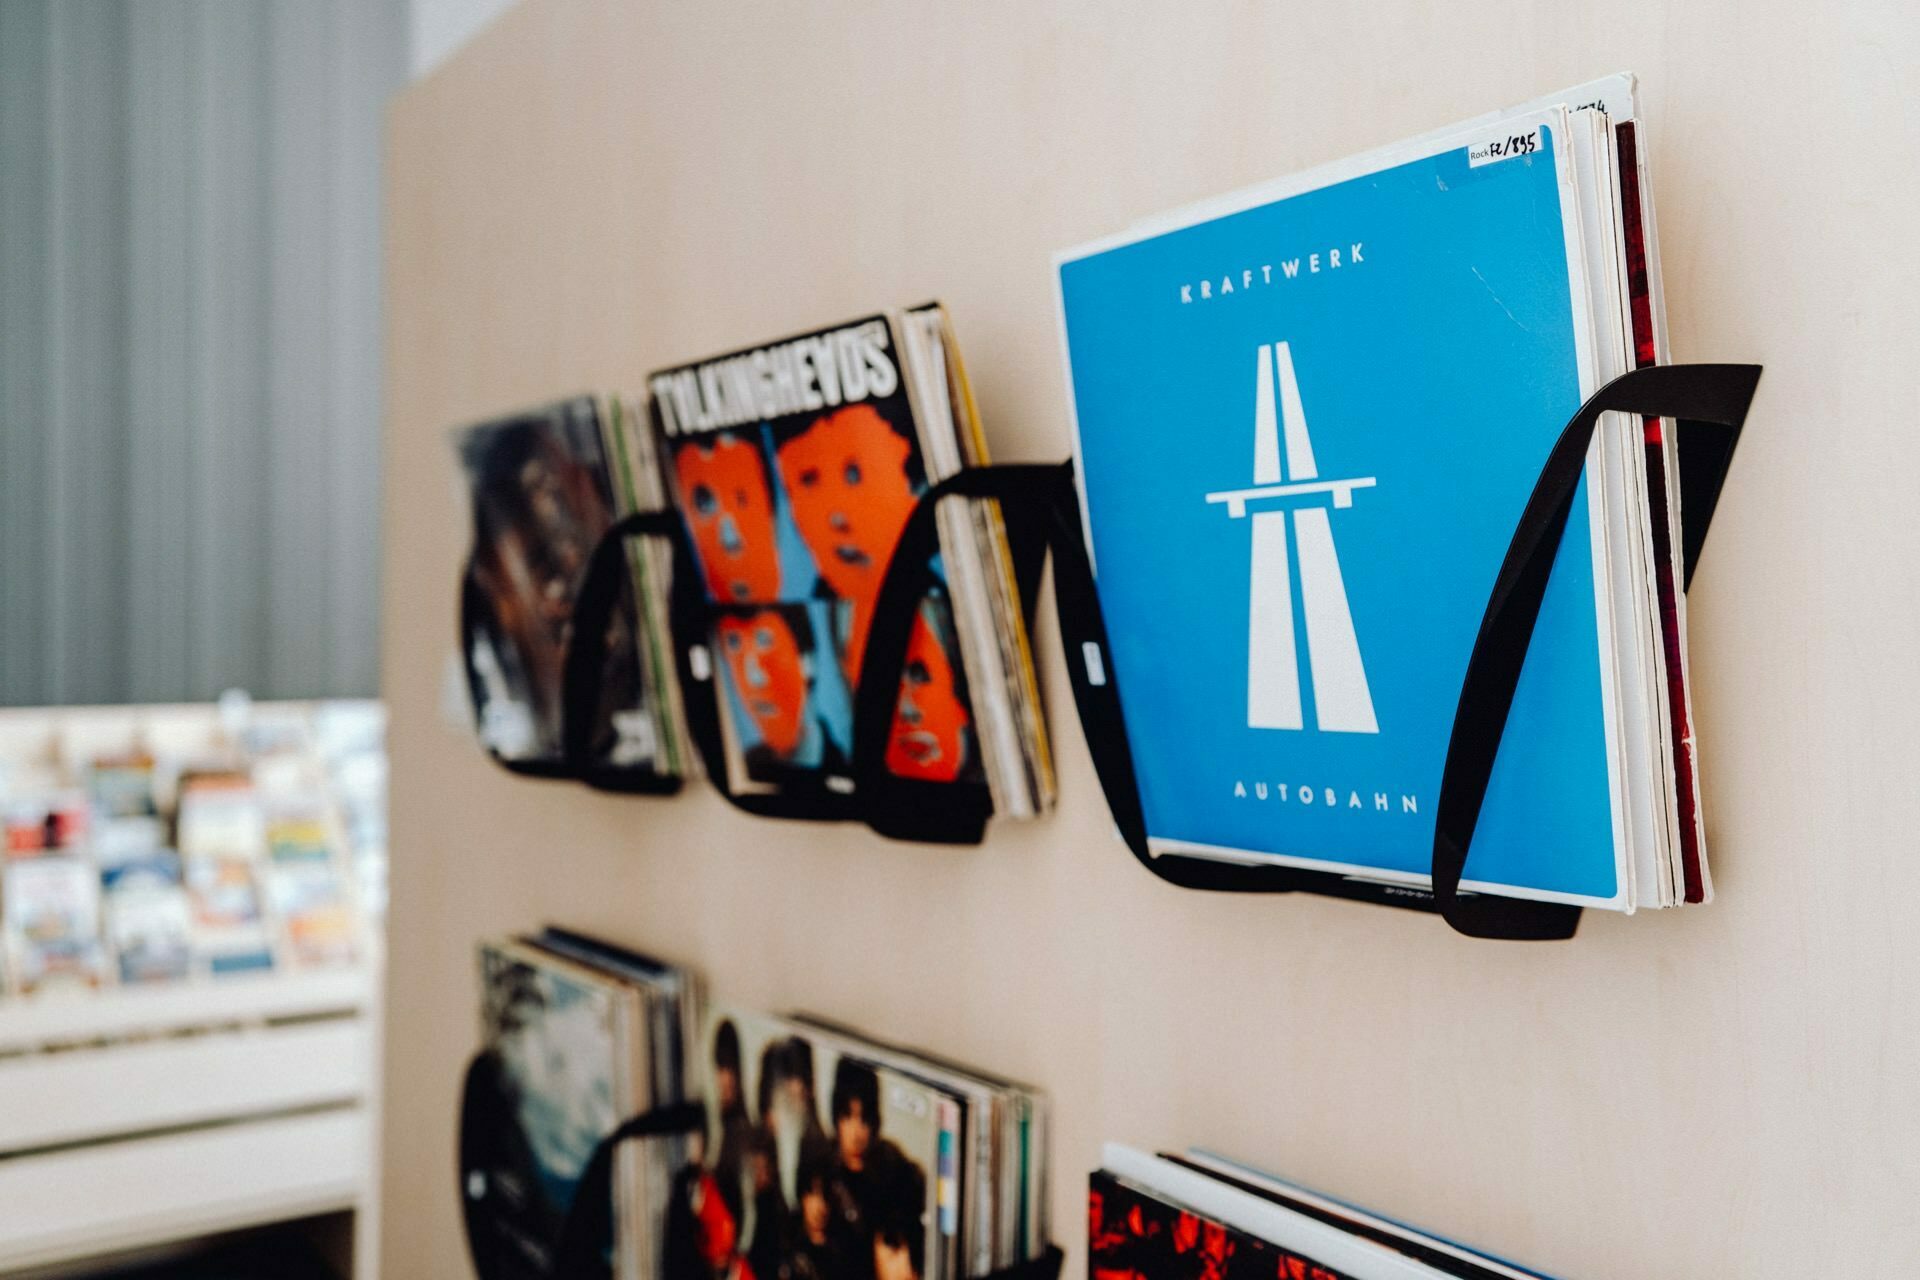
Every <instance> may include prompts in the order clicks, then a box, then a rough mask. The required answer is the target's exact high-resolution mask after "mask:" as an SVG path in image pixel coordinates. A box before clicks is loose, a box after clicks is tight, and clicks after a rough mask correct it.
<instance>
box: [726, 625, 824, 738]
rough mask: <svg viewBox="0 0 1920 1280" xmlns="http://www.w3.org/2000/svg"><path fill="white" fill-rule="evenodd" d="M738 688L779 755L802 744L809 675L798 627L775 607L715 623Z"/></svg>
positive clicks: (761, 735)
mask: <svg viewBox="0 0 1920 1280" xmlns="http://www.w3.org/2000/svg"><path fill="white" fill-rule="evenodd" d="M714 631H715V632H716V633H717V635H718V637H719V642H720V651H721V653H722V654H724V655H725V656H726V660H727V670H729V671H730V672H732V673H733V687H734V688H735V689H737V690H738V691H739V693H740V700H741V701H742V702H744V703H745V704H746V706H747V714H748V715H750V716H752V717H753V723H754V725H755V726H756V727H758V729H759V730H760V737H761V738H762V739H763V740H764V741H765V742H766V744H767V746H768V747H769V748H770V749H771V750H772V751H773V753H774V754H775V755H778V756H783V757H784V756H790V755H792V754H793V750H794V748H795V747H797V746H799V745H800V726H801V722H802V717H803V716H804V715H805V713H806V706H807V673H806V669H805V667H804V666H802V665H801V660H800V642H799V641H798V640H796V639H794V635H793V628H792V627H789V626H788V625H787V620H786V619H785V618H783V617H781V616H780V615H779V613H777V612H775V611H774V610H772V609H763V610H761V611H760V612H759V613H755V614H751V615H749V616H747V617H744V618H722V619H720V621H719V622H718V623H716V624H715V626H714Z"/></svg>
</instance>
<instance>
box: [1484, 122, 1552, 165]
mask: <svg viewBox="0 0 1920 1280" xmlns="http://www.w3.org/2000/svg"><path fill="white" fill-rule="evenodd" d="M1539 150H1540V131H1539V130H1538V129H1529V130H1527V131H1526V132H1525V133H1509V134H1506V135H1504V136H1502V137H1498V138H1489V139H1487V140H1486V141H1485V142H1476V143H1474V144H1473V145H1472V146H1470V147H1468V148H1467V167H1468V168H1470V169H1478V168H1479V167H1480V166H1481V165H1483V164H1495V163H1497V162H1499V161H1501V160H1511V159H1513V158H1514V157H1515V156H1530V155H1533V154H1534V153H1535V152H1537V151H1539Z"/></svg>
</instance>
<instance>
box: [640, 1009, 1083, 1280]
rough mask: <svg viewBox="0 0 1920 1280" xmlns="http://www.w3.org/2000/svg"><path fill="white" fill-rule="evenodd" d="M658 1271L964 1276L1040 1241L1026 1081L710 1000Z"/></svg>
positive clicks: (1042, 1134)
mask: <svg viewBox="0 0 1920 1280" xmlns="http://www.w3.org/2000/svg"><path fill="white" fill-rule="evenodd" d="M701 1046H702V1050H701V1052H702V1058H701V1062H700V1063H699V1067H698V1069H699V1071H700V1072H701V1073H702V1075H703V1077H704V1082H703V1084H702V1089H703V1092H704V1094H705V1096H706V1100H707V1106H708V1113H709V1119H708V1125H707V1131H706V1133H705V1134H704V1135H703V1137H702V1140H701V1141H700V1142H699V1143H698V1145H697V1146H696V1147H695V1149H694V1152H693V1159H692V1160H691V1161H690V1162H689V1164H688V1165H687V1167H686V1168H685V1169H684V1170H683V1171H682V1173H681V1175H680V1178H679V1179H678V1181H677V1184H676V1188H675V1198H674V1204H673V1210H672V1220H671V1222H670V1224H669V1236H668V1248H667V1258H668V1262H667V1269H668V1273H669V1274H668V1276H667V1278H666V1280H715V1278H716V1277H720V1278H723V1280H961V1277H966V1276H979V1275H984V1274H986V1273H988V1272H991V1271H995V1270H999V1269H1002V1268H1005V1267H1008V1266H1012V1265H1014V1264H1016V1263H1019V1262H1023V1261H1026V1260H1028V1259H1031V1258H1034V1257H1037V1256H1038V1255H1039V1254H1040V1253H1041V1252H1043V1251H1044V1249H1045V1246H1046V1241H1047V1231H1046V1185H1047V1183H1046V1167H1045V1161H1044V1158H1043V1157H1044V1152H1045V1150H1046V1131H1047V1105H1046V1100H1045V1098H1044V1097H1043V1096H1042V1095H1040V1094H1039V1093H1038V1092H1037V1091H1036V1090H1034V1089H1032V1088H1029V1087H1027V1086H1023V1085H1019V1084H1015V1083H1013V1082H1011V1081H1007V1080H1003V1079H999V1078H997V1077H994V1076H989V1075H986V1074H984V1073H981V1072H978V1071H973V1070H969V1069H967V1068H963V1067H960V1066H956V1065H954V1064H953V1063H950V1062H946V1061H943V1060H940V1059H936V1058H932V1057H929V1056H927V1055H925V1054H921V1053H916V1052H914V1051H912V1050H908V1049H902V1048H899V1047H897V1046H893V1045H888V1044H885V1043H882V1042H880V1041H876V1040H873V1039H871V1038H869V1037H866V1036H863V1035H861V1034H859V1033H858V1032H855V1031H852V1030H850V1029H848V1028H846V1027H842V1026H837V1025H835V1024H832V1023H829V1022H826V1021H824V1020H822V1019H818V1018H813V1017H809V1016H806V1015H795V1016H792V1017H773V1016H770V1015H766V1014H760V1013H755V1012H752V1011H749V1010H744V1009H732V1008H719V1009H716V1010H714V1011H713V1012H712V1013H711V1014H710V1015H709V1016H708V1018H707V1019H706V1030H705V1034H704V1036H703V1037H702V1040H701Z"/></svg>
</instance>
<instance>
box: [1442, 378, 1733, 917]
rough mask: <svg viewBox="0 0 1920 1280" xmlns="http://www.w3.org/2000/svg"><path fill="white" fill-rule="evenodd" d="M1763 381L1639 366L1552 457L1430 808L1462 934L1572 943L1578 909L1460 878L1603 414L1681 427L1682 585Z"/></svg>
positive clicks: (1597, 397)
mask: <svg viewBox="0 0 1920 1280" xmlns="http://www.w3.org/2000/svg"><path fill="white" fill-rule="evenodd" d="M1759 381H1760V367H1759V366H1758V365H1744V364H1698V365H1666V366H1654V367H1651V368H1646V369H1637V370H1635V371H1634V372H1632V373H1628V374H1624V375H1622V376H1621V377H1618V378H1615V379H1614V380H1613V381H1612V382H1609V383H1608V384H1607V385H1606V386H1604V387H1602V388H1600V390H1598V391H1596V392H1595V393H1594V394H1593V395H1592V396H1591V397H1589V398H1588V400H1587V402H1586V403H1585V404H1583V405H1581V406H1580V410H1579V412H1577V413H1575V414H1574V415H1573V418H1572V420H1570V421H1569V422H1568V423H1567V425H1566V428H1565V429H1564V430H1563V431H1562V432H1561V433H1560V438H1559V439H1558V440H1557V441H1556V442H1555V443H1554V446H1553V449H1552V451H1551V452H1550V453H1548V455H1547V461H1546V464H1545V465H1544V466H1542V467H1541V468H1540V478H1539V480H1538V481H1536V482H1535V484H1534V488H1533V494H1532V496H1530V497H1529V498H1528V499H1527V505H1526V507H1525V508H1524V509H1523V510H1522V512H1521V515H1520V523H1519V526H1518V527H1517V528H1516V529H1515V530H1514V534H1513V541H1512V542H1511V543H1510V544H1509V545H1508V547H1507V554H1506V558H1505V560H1504V561H1502V563H1501V565H1500V572H1499V574H1498V576H1497V577H1495V579H1494V583H1493V592H1492V595H1491V597H1490V598H1489V599H1488V601H1487V609H1486V613H1485V614H1484V615H1483V616H1482V618H1481V622H1480V632H1479V635H1478V636H1476V637H1475V639H1474V642H1473V653H1472V656H1471V657H1470V658H1468V660H1467V670H1466V675H1465V677H1464V678H1463V679H1462V681H1461V688H1460V703H1459V707H1458V709H1457V710H1456V711H1455V712H1454V717H1453V737H1452V739H1451V740H1450V741H1449V742H1448V744H1447V760H1446V766H1445V769H1444V770H1443V772H1442V774H1441V779H1440V798H1439V801H1438V803H1437V804H1436V805H1435V809H1436V812H1437V816H1436V818H1435V821H1434V833H1433V893H1434V897H1435V899H1436V900H1437V902H1438V903H1439V906H1440V911H1441V914H1443V915H1444V916H1446V918H1447V923H1448V924H1450V925H1452V926H1453V927H1454V928H1455V929H1458V930H1459V931H1460V932H1461V933H1464V934H1468V935H1469V936H1472V937H1476V938H1513V939H1522V940H1547V939H1559V938H1570V937H1572V936H1573V931H1574V929H1575V928H1576V927H1577V926H1578V924H1579V922H1580V909H1579V908H1578V907H1573V906H1563V905H1560V904H1557V903H1541V902H1523V901H1518V900H1516V899H1512V898H1500V897H1494V896H1491V895H1468V894H1463V893H1461V892H1460V877H1461V873H1462V872H1463V871H1464V870H1465V869H1466V864H1467V852H1468V850H1469V848H1470V847H1471V845H1472V843H1473V831H1474V827H1475V826H1476V825H1477V824H1478V822H1479V820H1480V806H1481V804H1482V802H1483V801H1484V800H1485V799H1486V794H1487V783H1488V781H1489V779H1490V778H1491V777H1492V775H1493V764H1494V758H1495V756H1496V755H1497V754H1498V753H1499V749H1500V738H1501V735H1502V734H1503V733H1504V732H1505V731H1506V726H1507V713H1508V712H1509V711H1511V710H1512V708H1513V694H1514V689H1515V686H1516V685H1518V683H1519V680H1520V668H1521V666H1522V664H1523V663H1524V662H1525V660H1526V656H1527V646H1528V645H1529V644H1530V643H1531V642H1532V639H1533V628H1534V624H1535V623H1536V622H1537V621H1538V620H1539V617H1540V602H1541V599H1542V597H1543V596H1544V595H1545V593H1546V589H1547V579H1548V577H1549V575H1550V574H1551V572H1552V569H1553V561H1554V557H1555V556H1556V555H1557V554H1558V552H1559V550H1560V540H1561V538H1562V536H1563V535H1564V534H1565V533H1566V529H1567V516H1568V515H1569V513H1570V512H1571V511H1572V509H1573V497H1574V492H1575V490H1576V489H1578V487H1579V484H1580V477H1581V474H1582V472H1583V471H1584V469H1585V466H1586V459H1587V450H1588V447H1589V446H1590V445H1591V444H1592V442H1593V433H1594V431H1595V430H1596V429H1597V428H1598V426H1599V423H1600V415H1602V414H1604V413H1610V412H1620V413H1631V414H1635V415H1638V416H1640V417H1645V418H1672V419H1675V420H1676V424H1677V427H1678V430H1679V435H1678V437H1677V439H1676V442H1675V443H1676V446H1677V449H1676V452H1677V453H1678V455H1679V458H1680V494H1681V505H1680V512H1681V518H1682V526H1683V528H1682V538H1681V547H1682V553H1683V555H1682V569H1683V571H1684V575H1685V581H1688V582H1691V581H1692V579H1693V570H1694V566H1695V564H1696V563H1697V562H1698V560H1699V557H1700V548H1701V546H1702V545H1703V544H1704V543H1705V541H1706V536H1707V526H1708V524H1709V523H1710V522H1711V521H1712V519H1713V511H1714V507H1715V506H1716V505H1717V504H1718V502H1719V497H1720V488H1721V486H1722V484H1723V483H1724V482H1725V480H1726V474H1727V467H1728V465H1729V464H1730V463H1731V462H1732V459H1733V450H1734V447H1735V446H1736V445H1737V444H1738V443H1739V440H1740V428H1741V426H1742V425H1743V424H1744V423H1745V422H1746V418H1747V409H1748V407H1749V406H1750V405H1751V404H1752V403H1753V393H1754V388H1755V387H1756V386H1758V384H1759Z"/></svg>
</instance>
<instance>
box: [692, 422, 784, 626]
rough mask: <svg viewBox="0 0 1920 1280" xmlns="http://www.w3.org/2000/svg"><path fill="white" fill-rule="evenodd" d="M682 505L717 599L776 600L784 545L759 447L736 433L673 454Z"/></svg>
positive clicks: (737, 600) (709, 585) (701, 562)
mask: <svg viewBox="0 0 1920 1280" xmlns="http://www.w3.org/2000/svg"><path fill="white" fill-rule="evenodd" d="M673 470H674V482H675V484H676V485H677V486H678V488H679V490H680V495H679V496H680V509H681V510H682V511H684V512H686V514H687V523H688V525H690V526H691V527H692V529H693V544H694V546H695V548H696V549H698V551H699V553H700V565H701V568H702V569H703V570H705V572H706V575H707V590H709V591H711V592H712V593H713V598H714V599H716V600H723V601H728V602H734V603H737V602H740V601H746V600H773V599H776V598H778V596H779V594H780V547H779V543H778V542H777V541H776V540H775V538H774V532H773V495H772V494H770V493H768V492H767V477H766V471H765V469H764V468H763V467H762V466H761V462H760V451H759V450H758V449H756V448H754V447H753V445H752V444H750V443H748V442H747V441H745V440H742V439H740V438H738V437H737V436H731V435H722V436H719V437H718V438H716V439H715V440H714V441H713V443H712V444H711V445H708V444H704V443H702V444H692V445H688V446H686V447H685V448H683V449H681V450H680V452H679V453H677V454H675V455H674V459H673Z"/></svg>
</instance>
